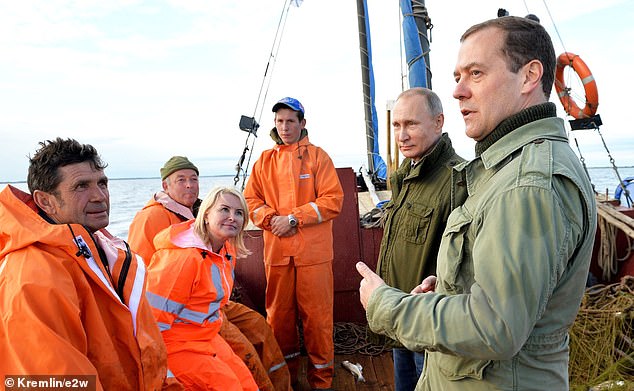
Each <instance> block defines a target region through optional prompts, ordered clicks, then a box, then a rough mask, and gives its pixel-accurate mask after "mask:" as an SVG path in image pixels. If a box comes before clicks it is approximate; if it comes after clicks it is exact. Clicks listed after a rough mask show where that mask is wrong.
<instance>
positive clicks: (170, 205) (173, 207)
mask: <svg viewBox="0 0 634 391" xmlns="http://www.w3.org/2000/svg"><path fill="white" fill-rule="evenodd" d="M154 201H156V202H157V203H159V204H161V205H163V207H164V208H165V209H167V210H169V211H170V212H172V213H176V214H177V215H179V216H183V217H184V218H185V220H191V219H193V218H195V216H194V213H193V212H192V210H191V209H189V208H188V207H186V206H185V205H181V204H179V203H178V202H176V201H174V199H172V198H171V197H170V196H169V195H168V194H167V193H166V192H164V191H162V190H161V191H159V192H157V193H156V194H154ZM199 201H200V200H196V203H198V205H200V203H199ZM195 206H196V204H195Z"/></svg>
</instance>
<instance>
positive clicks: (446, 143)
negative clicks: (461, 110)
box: [396, 133, 453, 178]
mask: <svg viewBox="0 0 634 391" xmlns="http://www.w3.org/2000/svg"><path fill="white" fill-rule="evenodd" d="M448 151H452V146H451V139H450V138H449V135H448V134H447V133H443V134H442V135H441V136H440V138H439V139H438V142H437V143H436V145H434V146H433V147H432V149H431V151H429V152H427V154H425V155H424V156H423V157H422V158H421V160H420V161H419V162H418V163H416V164H415V165H413V166H412V159H410V158H406V159H405V160H403V163H401V166H400V167H399V169H398V170H397V172H396V175H398V176H400V177H401V178H405V177H407V178H416V177H419V176H421V175H423V174H424V173H425V172H428V171H429V170H430V169H431V168H432V167H435V166H437V165H438V164H442V163H443V162H444V160H448V159H449V158H450V157H451V155H449V154H448ZM452 155H453V154H452Z"/></svg>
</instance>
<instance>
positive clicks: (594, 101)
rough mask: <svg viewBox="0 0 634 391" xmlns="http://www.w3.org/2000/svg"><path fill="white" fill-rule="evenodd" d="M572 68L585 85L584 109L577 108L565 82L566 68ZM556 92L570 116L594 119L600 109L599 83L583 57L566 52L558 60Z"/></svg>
mask: <svg viewBox="0 0 634 391" xmlns="http://www.w3.org/2000/svg"><path fill="white" fill-rule="evenodd" d="M567 66H569V67H571V68H572V69H573V70H574V71H575V72H577V75H579V78H580V79H581V82H582V83H583V89H584V90H585V94H586V105H585V107H584V108H583V109H580V108H579V106H577V103H575V101H574V100H573V99H572V97H571V96H570V88H568V87H566V83H565V82H564V68H566V67H567ZM555 90H556V91H557V95H559V100H560V101H561V104H562V105H563V106H564V110H566V113H568V114H569V115H571V116H573V117H575V118H577V119H581V118H589V117H592V116H593V115H594V114H596V112H597V108H598V107H599V92H598V91H597V82H596V81H595V80H594V76H592V73H591V72H590V69H589V68H588V66H587V65H586V63H585V62H583V60H582V59H581V57H579V56H577V55H576V54H573V53H569V52H565V53H562V54H561V55H560V56H559V57H558V58H557V71H556V72H555Z"/></svg>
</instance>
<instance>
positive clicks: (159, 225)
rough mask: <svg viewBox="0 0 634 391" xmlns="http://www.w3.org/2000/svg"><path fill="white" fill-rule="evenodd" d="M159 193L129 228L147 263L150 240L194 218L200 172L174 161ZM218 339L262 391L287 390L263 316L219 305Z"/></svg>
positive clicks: (231, 305)
mask: <svg viewBox="0 0 634 391" xmlns="http://www.w3.org/2000/svg"><path fill="white" fill-rule="evenodd" d="M160 173H161V180H162V187H163V191H160V192H157V193H156V194H154V195H153V196H152V198H151V199H150V200H149V201H148V203H147V204H146V205H145V206H144V207H143V209H142V210H140V211H139V212H138V213H137V214H136V215H135V216H134V219H133V220H132V224H130V230H129V233H128V240H129V242H130V247H131V248H132V249H133V250H134V251H136V252H138V253H139V255H141V256H142V257H143V260H144V261H145V263H146V264H148V263H149V262H150V259H152V255H154V253H155V252H156V248H155V244H154V238H155V237H156V235H157V234H158V233H159V232H161V231H162V230H163V229H165V228H167V227H169V226H171V225H174V224H177V223H181V222H183V221H187V220H191V219H194V218H195V216H196V214H197V212H198V208H199V207H200V203H201V200H200V199H199V198H198V196H199V181H198V174H199V171H198V167H196V166H195V165H194V164H193V163H192V162H191V161H190V160H189V159H188V158H187V157H184V156H173V157H171V158H170V159H169V160H168V161H167V162H165V165H164V166H163V167H162V168H161V170H160ZM222 311H223V313H224V315H225V316H224V320H223V322H222V327H221V329H220V335H221V336H222V337H223V338H224V339H225V340H226V341H227V343H228V344H229V345H230V346H231V348H232V349H233V351H234V352H235V353H236V354H237V355H238V356H239V357H240V358H241V359H242V361H244V363H245V364H246V366H247V367H248V368H249V370H250V371H251V374H252V375H253V378H254V379H255V381H256V383H257V384H258V387H259V388H260V390H262V391H287V390H289V389H290V374H289V372H288V367H287V365H286V362H285V361H284V356H283V355H282V352H281V350H280V347H279V345H278V344H277V341H276V340H275V336H274V335H273V332H272V330H271V328H270V327H269V325H268V324H267V323H266V320H265V319H264V317H262V315H260V314H259V313H257V312H256V311H253V310H252V309H250V308H249V307H247V306H245V305H242V304H240V303H236V302H235V301H231V300H229V301H228V302H227V304H226V305H224V306H223V308H222Z"/></svg>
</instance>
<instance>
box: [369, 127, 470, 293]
mask: <svg viewBox="0 0 634 391" xmlns="http://www.w3.org/2000/svg"><path fill="white" fill-rule="evenodd" d="M463 161H464V159H462V158H461V157H460V156H458V155H457V154H456V152H455V151H454V149H453V147H452V146H451V140H450V139H449V136H448V135H447V134H446V133H444V134H443V135H442V136H441V138H440V139H439V141H438V143H436V145H435V146H434V147H433V148H432V150H431V151H430V152H429V153H428V154H427V155H425V156H424V157H423V158H422V159H421V161H420V162H418V164H416V165H415V166H414V167H412V160H411V159H405V161H403V163H402V164H401V166H400V167H399V169H398V170H397V171H396V172H394V173H393V174H392V175H391V176H390V188H391V190H392V198H391V200H390V202H389V203H388V204H387V205H386V207H385V220H384V225H383V239H382V240H381V249H380V251H379V261H378V263H377V267H376V270H377V273H378V274H379V275H380V276H381V278H383V280H385V282H386V283H387V284H388V285H390V286H392V287H394V288H398V289H400V290H402V291H404V292H410V291H411V290H412V289H414V287H415V286H416V285H418V284H420V283H421V281H422V280H423V278H425V277H427V276H429V275H430V274H434V275H435V274H436V256H437V254H438V248H439V247H440V238H441V236H442V232H443V231H444V230H445V225H446V224H447V218H448V217H449V213H450V212H451V171H452V167H453V166H455V165H456V164H458V163H461V162H463Z"/></svg>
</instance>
